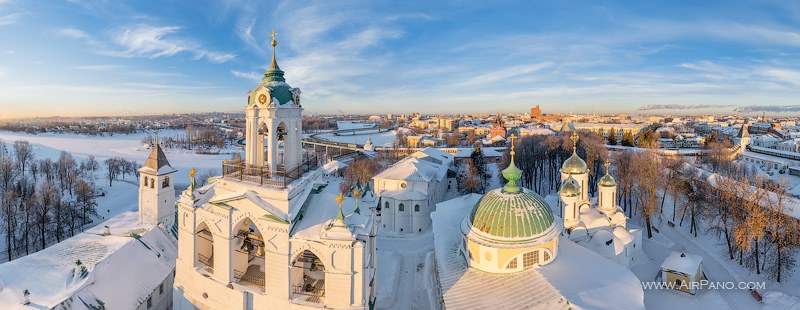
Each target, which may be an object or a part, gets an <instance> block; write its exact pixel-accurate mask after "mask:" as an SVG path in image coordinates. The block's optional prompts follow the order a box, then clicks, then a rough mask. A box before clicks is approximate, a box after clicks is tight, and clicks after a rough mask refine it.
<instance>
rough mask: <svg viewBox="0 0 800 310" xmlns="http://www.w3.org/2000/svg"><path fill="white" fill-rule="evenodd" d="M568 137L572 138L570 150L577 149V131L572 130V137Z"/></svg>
mask: <svg viewBox="0 0 800 310" xmlns="http://www.w3.org/2000/svg"><path fill="white" fill-rule="evenodd" d="M570 138H572V150H577V149H578V133H577V132H574V131H573V132H572V137H570Z"/></svg>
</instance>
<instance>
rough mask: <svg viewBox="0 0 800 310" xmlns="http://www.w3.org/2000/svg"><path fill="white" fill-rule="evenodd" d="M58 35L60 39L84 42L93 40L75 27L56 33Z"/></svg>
mask: <svg viewBox="0 0 800 310" xmlns="http://www.w3.org/2000/svg"><path fill="white" fill-rule="evenodd" d="M56 35H57V36H59V37H66V38H72V39H83V40H85V39H90V38H91V36H90V35H89V34H88V33H86V32H84V31H83V30H80V29H78V28H74V27H66V28H63V29H59V30H57V31H56Z"/></svg>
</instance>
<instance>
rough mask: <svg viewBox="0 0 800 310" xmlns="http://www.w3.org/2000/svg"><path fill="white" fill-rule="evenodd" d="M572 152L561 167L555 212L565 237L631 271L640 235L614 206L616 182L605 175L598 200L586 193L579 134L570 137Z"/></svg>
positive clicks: (638, 254)
mask: <svg viewBox="0 0 800 310" xmlns="http://www.w3.org/2000/svg"><path fill="white" fill-rule="evenodd" d="M571 138H572V141H573V150H572V156H570V157H569V158H568V159H567V160H566V161H564V163H563V164H562V165H561V170H560V173H561V181H562V183H561V187H560V189H559V193H558V194H559V202H558V206H557V208H558V210H559V211H561V214H562V215H561V216H562V217H563V219H564V229H565V233H566V234H567V235H568V236H569V238H570V240H572V241H575V242H576V243H579V244H581V245H583V246H584V247H587V248H589V249H591V250H593V251H595V252H597V253H598V254H600V255H603V256H604V257H606V258H608V259H610V260H612V261H614V262H617V263H618V264H620V265H623V266H625V267H630V266H631V264H632V263H634V262H635V261H636V259H638V258H640V257H641V256H642V255H643V253H642V244H641V243H642V242H641V241H642V231H641V229H638V228H632V229H628V227H627V222H628V217H627V216H625V213H624V212H622V210H621V209H620V207H619V206H618V205H617V203H616V201H617V182H616V181H615V180H614V177H612V176H611V174H609V172H608V169H609V167H610V166H611V163H610V162H609V161H608V160H606V162H605V167H606V173H605V175H604V176H603V177H602V178H600V181H598V184H597V188H598V190H597V191H598V197H597V198H596V200H595V201H593V200H592V199H590V197H589V193H588V189H589V186H588V183H589V168H588V166H587V165H586V162H585V161H584V160H583V159H581V158H580V156H578V153H577V144H578V134H576V133H575V132H573V133H572V137H571Z"/></svg>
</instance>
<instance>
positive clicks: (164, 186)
mask: <svg viewBox="0 0 800 310" xmlns="http://www.w3.org/2000/svg"><path fill="white" fill-rule="evenodd" d="M167 186H169V177H164V181H163V182H161V188H166V187H167Z"/></svg>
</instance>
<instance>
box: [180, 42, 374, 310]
mask: <svg viewBox="0 0 800 310" xmlns="http://www.w3.org/2000/svg"><path fill="white" fill-rule="evenodd" d="M273 35H274V34H273ZM275 45H276V41H275V40H274V36H273V40H272V47H273V57H272V63H271V65H270V67H269V69H268V70H267V71H266V72H265V74H264V79H263V81H262V82H261V83H260V84H259V85H258V86H256V87H255V88H254V89H253V90H252V91H250V92H249V93H248V98H247V107H246V108H245V112H246V118H247V121H246V156H245V160H244V162H230V161H226V162H224V163H223V171H222V176H220V177H218V178H216V179H214V180H211V182H210V184H209V185H206V186H204V187H196V186H194V183H193V184H192V185H191V186H190V187H189V188H188V189H187V190H186V191H185V192H184V193H183V194H182V195H181V196H180V198H179V200H178V216H177V218H178V242H179V247H178V252H179V253H178V257H177V263H176V278H175V285H174V298H173V299H174V307H175V309H306V308H336V309H365V308H370V306H371V305H372V304H373V303H374V302H375V296H376V292H377V291H376V279H375V276H376V254H375V230H376V227H374V224H373V223H374V214H375V212H374V209H375V206H376V200H375V199H374V193H371V192H366V191H367V190H362V189H355V190H353V191H351V192H349V193H348V194H346V196H347V197H345V195H342V194H340V189H339V182H340V181H341V180H340V179H331V178H330V177H329V176H325V175H323V174H322V173H321V171H322V169H316V167H317V166H318V163H319V162H318V160H317V158H316V157H315V156H314V155H313V154H304V152H303V149H302V147H301V143H302V121H301V113H302V111H303V107H302V106H301V105H300V90H299V89H297V88H292V87H291V86H289V85H288V84H286V82H285V79H284V77H283V74H284V73H283V71H281V69H280V68H279V67H278V63H277V61H276V59H275ZM337 204H338V205H337Z"/></svg>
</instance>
